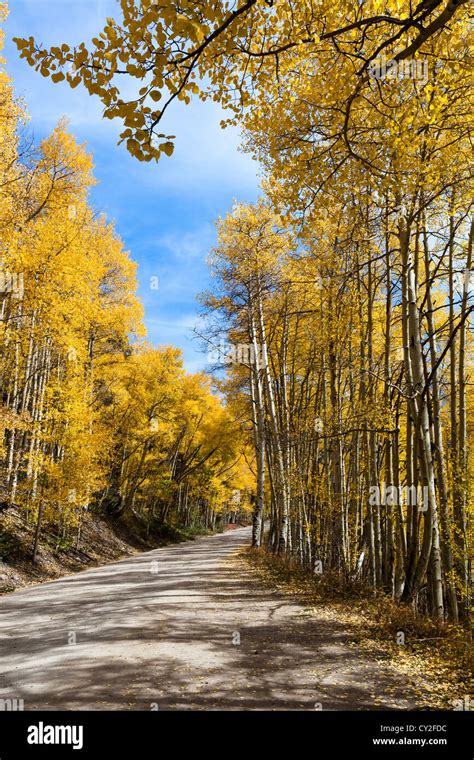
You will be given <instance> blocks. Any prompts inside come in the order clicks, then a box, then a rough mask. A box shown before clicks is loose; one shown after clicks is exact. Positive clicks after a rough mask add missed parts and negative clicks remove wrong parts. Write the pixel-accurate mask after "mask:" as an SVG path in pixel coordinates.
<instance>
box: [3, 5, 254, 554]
mask: <svg viewBox="0 0 474 760" xmlns="http://www.w3.org/2000/svg"><path fill="white" fill-rule="evenodd" d="M2 12H3V13H4V12H5V8H4V7H3V6H2ZM0 109H1V117H2V118H1V122H0V153H1V172H2V176H1V187H2V195H1V202H0V241H1V242H0V245H1V249H2V264H1V270H0V277H1V285H2V287H1V293H0V305H1V306H0V313H1V322H0V383H1V395H2V405H1V408H0V425H1V428H2V448H1V463H0V466H1V472H2V490H1V503H0V509H1V510H2V511H6V512H8V511H9V510H10V511H12V512H13V511H15V510H16V513H17V515H19V516H20V517H21V519H22V520H23V521H25V522H26V523H27V524H29V525H31V526H33V527H34V542H33V546H32V557H33V560H35V559H36V558H37V554H38V547H39V545H40V542H41V539H42V535H43V531H44V530H47V532H48V534H49V535H52V536H53V538H54V540H55V541H56V545H57V546H60V545H61V542H62V541H64V540H69V542H70V541H71V540H73V541H74V542H76V545H78V543H79V541H80V536H81V527H82V526H83V523H84V520H85V519H87V515H88V512H89V511H92V512H98V513H110V514H116V515H119V514H121V513H124V512H127V511H131V512H133V513H134V514H135V516H136V517H137V518H138V519H139V520H140V521H142V522H144V523H146V525H147V526H148V527H149V526H150V525H151V524H152V523H153V521H155V522H158V523H166V522H168V523H171V524H176V525H181V526H186V527H188V526H203V527H206V528H212V527H214V526H215V524H216V520H217V519H219V516H220V519H225V514H226V511H227V512H228V513H229V514H235V513H236V511H237V512H238V511H239V510H244V511H245V505H246V493H247V490H248V489H249V488H250V480H249V478H250V471H249V469H248V466H247V464H246V460H245V457H244V453H245V450H246V448H247V449H248V446H247V444H246V443H245V440H244V437H243V436H242V435H239V431H238V430H236V427H235V423H234V422H233V420H232V418H231V417H230V415H229V413H228V412H227V411H226V410H225V408H224V407H223V405H222V404H221V402H220V401H219V399H218V398H217V397H216V396H215V395H213V394H212V392H211V383H210V381H209V379H208V378H206V377H205V376H204V375H190V374H187V373H186V372H185V371H184V369H183V361H182V358H181V355H180V352H179V350H177V349H174V348H170V347H165V346H163V347H160V348H153V347H151V346H149V345H147V344H146V343H145V342H144V340H143V335H144V327H143V324H142V306H141V304H140V302H139V301H138V299H137V296H136V288H137V283H136V265H135V264H134V262H133V261H132V260H131V259H130V258H129V255H128V253H127V252H126V251H124V249H123V245H122V242H121V240H120V239H119V237H118V236H117V234H116V233H115V232H114V229H113V227H112V225H111V224H109V223H107V221H106V219H105V217H104V215H103V214H99V215H97V214H95V213H94V211H93V209H92V208H91V206H90V204H89V201H88V191H89V189H90V187H91V186H92V184H93V182H94V178H93V174H92V161H91V157H90V156H89V155H88V153H87V152H86V151H85V149H84V147H83V146H80V145H78V144H77V143H76V142H75V140H74V138H73V137H72V136H71V135H70V134H69V132H68V129H67V124H66V123H65V122H61V123H60V124H59V125H58V126H57V128H56V129H55V130H54V132H53V133H52V134H51V136H50V137H49V138H48V139H46V140H44V141H43V142H42V143H41V145H40V146H36V145H35V144H34V143H33V142H32V140H31V137H30V136H29V131H28V127H27V123H26V120H27V117H26V113H25V110H24V107H23V105H22V104H21V102H20V101H19V100H17V99H15V97H14V93H13V89H12V83H11V82H10V80H9V79H8V77H7V75H6V74H5V73H1V74H0ZM248 455H249V458H251V454H250V451H249V452H248ZM236 492H238V493H239V494H241V500H240V502H239V505H238V506H235V493H236ZM86 548H87V547H86Z"/></svg>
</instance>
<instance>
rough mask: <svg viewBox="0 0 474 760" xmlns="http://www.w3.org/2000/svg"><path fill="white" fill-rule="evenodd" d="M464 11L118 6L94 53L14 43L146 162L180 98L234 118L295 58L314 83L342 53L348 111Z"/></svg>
mask: <svg viewBox="0 0 474 760" xmlns="http://www.w3.org/2000/svg"><path fill="white" fill-rule="evenodd" d="M467 7H468V3H467V0H423V1H422V2H420V3H418V4H413V3H411V2H408V1H405V0H383V2H382V1H381V0H361V2H358V3H355V2H354V0H338V2H334V0H321V2H318V3H314V2H312V0H285V2H283V1H280V2H278V1H277V0H276V1H274V0H246V2H241V1H240V0H237V2H222V0H217V1H216V2H212V3H208V2H194V1H193V2H190V1H188V0H181V2H160V3H153V2H152V1H151V0H120V19H115V18H107V20H106V23H105V25H104V27H103V29H102V31H101V32H99V33H98V35H97V36H96V37H94V38H93V39H92V43H91V45H90V46H87V45H86V44H85V43H81V44H79V45H78V46H76V47H71V46H70V45H68V44H66V43H63V44H58V45H57V46H53V47H51V48H50V49H45V48H43V47H42V46H41V41H38V40H35V39H34V38H33V37H30V38H29V39H16V40H15V42H16V44H17V47H18V49H19V50H20V51H21V56H22V57H23V58H25V59H26V60H27V61H28V63H30V64H31V65H32V66H34V67H35V68H36V69H37V70H38V71H39V72H40V73H41V74H42V75H43V76H50V77H51V78H52V80H53V81H54V82H61V81H63V80H66V81H67V82H68V83H69V84H70V86H71V87H73V88H74V87H77V86H78V85H79V84H82V85H84V87H86V89H87V90H88V92H89V93H90V94H93V95H96V96H98V97H99V98H100V100H101V101H102V103H103V106H104V116H106V117H107V118H119V119H121V120H122V122H123V126H124V129H123V131H122V132H121V134H120V140H121V142H122V141H125V143H126V146H127V149H128V150H129V152H130V153H131V154H132V155H133V156H135V157H136V158H138V159H139V160H143V161H150V160H152V159H158V158H159V157H160V155H161V154H162V153H165V154H166V155H171V154H172V152H173V147H174V143H173V140H174V136H173V135H166V134H165V133H163V132H161V131H159V130H160V124H161V122H162V121H163V118H164V116H165V114H166V112H167V110H168V108H169V107H170V106H171V105H172V104H173V102H174V101H175V100H181V101H184V102H185V103H189V102H190V100H191V98H192V96H193V95H194V96H198V97H200V98H201V99H206V98H209V97H212V98H214V99H215V100H216V101H218V102H219V103H221V104H222V105H223V106H224V107H226V108H229V109H231V111H233V112H234V115H235V116H238V115H239V114H241V112H242V111H243V110H245V109H249V108H251V107H252V106H255V94H256V92H258V91H259V90H260V91H261V90H262V89H264V88H265V86H266V84H267V83H268V85H269V86H272V85H274V84H275V82H277V81H278V79H279V77H280V76H282V75H284V74H285V66H286V65H287V64H286V60H287V57H288V56H294V53H295V51H297V52H298V55H299V56H303V57H304V58H305V59H306V60H312V61H313V65H314V72H315V76H317V73H316V72H317V71H318V67H319V66H320V55H321V54H322V53H324V52H325V54H326V58H327V57H328V52H329V53H330V54H331V55H332V65H338V64H337V59H338V58H339V57H340V56H342V57H343V58H345V59H346V60H347V61H349V62H350V64H351V67H350V76H349V80H350V82H349V83H350V85H351V92H350V93H349V94H348V95H347V104H346V105H347V106H349V105H350V104H351V103H352V100H350V98H352V99H354V98H355V97H359V96H360V95H361V94H362V91H363V90H364V88H365V86H366V85H367V82H368V79H369V77H368V70H369V67H370V65H371V63H372V62H373V61H374V60H376V59H377V58H378V57H379V56H381V55H386V56H387V57H388V58H389V59H390V60H393V61H401V60H405V59H409V58H412V57H413V56H415V55H417V54H419V53H420V52H421V51H423V49H424V47H425V45H426V44H427V42H429V40H430V39H432V38H433V37H436V36H438V35H439V34H443V33H444V32H445V30H446V29H447V27H448V25H449V29H450V30H451V31H452V29H453V27H454V26H456V24H458V23H461V22H462V20H463V19H464V20H465V19H466V17H467ZM125 85H126V86H125ZM130 88H131V89H130ZM125 91H126V92H127V93H129V92H130V91H134V94H133V96H132V97H130V98H128V97H127V98H125V96H124V94H123V93H124V92H125Z"/></svg>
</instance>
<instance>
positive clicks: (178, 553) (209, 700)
mask: <svg viewBox="0 0 474 760" xmlns="http://www.w3.org/2000/svg"><path fill="white" fill-rule="evenodd" d="M249 539H250V530H249V529H248V528H244V529H240V530H235V531H231V532H228V533H224V534H222V535H218V536H213V537H211V538H203V539H199V540H196V541H193V542H190V543H187V544H181V545H178V546H172V547H165V548H163V549H157V550H154V551H152V552H147V553H146V554H140V555H136V556H134V557H131V558H128V559H125V560H122V561H120V562H116V563H114V564H111V565H106V566H104V567H100V568H94V569H91V570H86V571H84V572H82V573H78V574H76V575H72V576H69V577H67V578H63V579H61V580H59V581H54V582H52V583H46V584H42V585H37V586H32V587H30V588H28V589H25V590H23V591H19V592H16V593H14V594H12V595H11V596H8V597H5V598H3V599H2V600H0V699H8V698H12V699H23V700H24V709H25V710H36V709H95V710H100V709H117V710H130V709H139V710H140V709H141V710H150V709H159V710H170V709H171V710H178V709H198V710H213V709H231V710H249V709H251V710H253V709H268V710H282V709H290V710H301V709H306V710H314V709H323V710H341V709H362V710H364V709H374V708H375V709H381V708H382V709H384V708H385V709H394V708H402V709H403V708H410V707H411V708H412V707H416V703H415V702H414V700H413V698H412V697H410V695H409V692H408V691H407V689H406V684H405V683H403V682H400V678H401V677H400V676H398V675H396V674H395V672H394V671H392V670H391V667H390V665H389V664H388V663H387V664H385V663H380V662H375V661H373V660H371V659H370V657H369V655H367V654H366V653H363V652H362V651H359V650H358V649H354V648H352V647H349V646H348V644H347V633H346V631H345V629H344V626H343V624H342V623H341V622H339V621H338V620H337V619H334V620H332V619H329V620H328V619H326V617H325V618H324V619H323V618H322V617H321V619H318V617H317V616H316V617H314V616H308V615H306V614H305V612H304V609H303V608H302V607H301V606H299V605H297V604H293V603H291V600H289V598H288V597H286V596H282V595H280V594H278V593H275V592H273V591H271V590H268V589H265V588H262V587H261V585H260V583H259V581H258V580H256V579H255V578H253V577H250V576H248V575H247V574H245V573H243V571H242V565H241V564H240V563H238V562H236V561H235V557H234V554H235V552H236V550H238V549H239V548H240V547H242V546H244V545H246V544H248V542H249ZM239 642H240V643H239Z"/></svg>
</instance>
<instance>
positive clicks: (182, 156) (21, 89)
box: [3, 0, 259, 372]
mask: <svg viewBox="0 0 474 760" xmlns="http://www.w3.org/2000/svg"><path fill="white" fill-rule="evenodd" d="M119 11H120V8H119V4H118V2H116V0H10V16H9V18H8V20H7V22H6V25H5V32H6V40H5V50H4V53H3V55H4V57H5V58H6V61H7V71H8V73H9V75H10V76H11V77H13V80H14V85H15V90H16V93H17V95H20V96H22V97H23V98H24V99H25V101H26V104H27V107H28V111H29V113H30V115H31V125H30V128H31V129H32V131H33V134H34V136H35V138H36V139H37V140H41V139H42V138H43V137H45V136H46V135H47V134H49V133H50V132H51V130H52V129H53V128H54V126H55V125H56V123H57V121H58V120H59V119H60V118H61V116H67V117H68V119H69V121H70V130H71V132H72V133H73V134H74V135H75V136H76V137H77V138H78V140H79V141H80V142H85V143H86V145H87V149H88V150H89V151H90V152H91V153H92V154H93V156H94V163H95V171H94V173H95V176H96V178H97V180H98V185H97V187H95V188H94V190H93V192H92V202H93V205H94V207H95V208H96V209H97V210H98V211H104V212H105V213H106V214H107V217H108V218H109V219H111V220H112V221H113V222H114V223H115V226H116V229H117V231H118V233H119V234H120V236H121V237H122V239H123V240H124V243H125V246H126V248H127V249H128V250H129V251H130V255H131V257H132V258H133V259H134V260H135V261H137V262H138V264H139V269H138V279H139V295H140V298H141V300H142V302H143V304H144V307H145V323H146V327H147V330H148V340H149V341H150V342H152V343H154V344H155V345H158V344H160V343H164V344H171V345H174V346H178V347H179V348H181V349H182V350H183V353H184V358H185V365H186V368H187V369H188V370H189V371H191V372H192V371H197V370H200V369H203V368H205V367H206V366H208V365H207V361H206V356H205V355H204V354H203V353H202V352H201V346H200V344H199V341H196V340H193V338H192V333H193V327H194V326H195V325H196V326H197V328H198V329H199V323H198V310H199V306H198V304H197V303H196V295H197V294H198V293H199V292H200V291H202V290H204V289H206V288H207V287H208V286H209V284H210V283H209V277H208V271H207V266H206V255H207V253H208V251H209V250H210V249H211V248H212V246H213V245H214V243H215V239H216V232H215V226H214V222H215V220H216V219H217V218H218V217H219V216H222V215H224V214H225V213H226V212H227V211H228V210H229V209H230V207H231V205H232V202H233V200H234V199H237V200H239V201H248V202H250V201H254V200H255V199H256V197H257V195H258V193H259V178H258V166H257V164H256V163H255V162H253V161H252V160H251V158H250V157H249V156H247V155H245V154H243V153H241V152H239V150H238V146H239V142H240V136H239V132H238V130H236V129H226V130H221V129H220V127H219V121H220V119H221V118H222V111H221V109H219V107H218V106H217V105H216V104H214V103H201V102H200V101H195V102H192V103H191V104H190V105H189V106H185V105H184V104H179V105H178V106H177V107H176V108H175V109H174V110H173V112H172V113H170V114H168V119H167V122H166V124H164V125H163V131H164V132H166V133H167V134H174V135H176V137H177V140H176V146H175V152H174V154H173V156H172V157H171V158H166V157H163V158H162V159H161V160H160V162H159V163H158V164H142V163H139V162H138V161H136V160H135V159H133V158H132V157H131V156H129V155H128V153H127V151H126V149H125V148H124V147H123V146H117V145H116V142H117V136H118V133H119V131H120V129H119V128H120V123H118V122H115V121H110V120H107V119H102V115H101V106H100V102H99V101H98V100H96V99H94V98H91V97H90V96H89V95H88V94H87V92H86V91H85V90H83V89H82V88H81V87H77V88H76V89H75V90H71V89H70V88H69V86H68V85H67V84H65V83H59V84H53V83H52V82H51V81H50V80H49V79H45V78H44V77H42V76H41V75H39V74H38V73H37V72H35V71H34V69H32V68H30V67H29V66H28V64H27V63H26V62H25V61H23V60H20V58H19V56H18V52H17V50H16V47H15V46H14V45H13V43H12V42H11V39H12V37H17V36H19V37H29V36H30V35H32V36H34V37H35V38H36V40H37V41H38V42H42V43H44V44H45V45H51V44H58V43H62V42H66V43H68V44H72V45H74V44H77V43H79V42H81V41H83V40H84V41H88V40H89V39H90V38H91V37H92V36H94V35H95V34H96V33H97V32H98V31H100V30H101V28H102V24H103V21H105V18H106V16H115V17H117V18H119ZM152 276H155V277H158V278H159V289H158V290H157V291H156V290H152V289H151V288H150V277H152Z"/></svg>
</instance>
